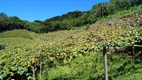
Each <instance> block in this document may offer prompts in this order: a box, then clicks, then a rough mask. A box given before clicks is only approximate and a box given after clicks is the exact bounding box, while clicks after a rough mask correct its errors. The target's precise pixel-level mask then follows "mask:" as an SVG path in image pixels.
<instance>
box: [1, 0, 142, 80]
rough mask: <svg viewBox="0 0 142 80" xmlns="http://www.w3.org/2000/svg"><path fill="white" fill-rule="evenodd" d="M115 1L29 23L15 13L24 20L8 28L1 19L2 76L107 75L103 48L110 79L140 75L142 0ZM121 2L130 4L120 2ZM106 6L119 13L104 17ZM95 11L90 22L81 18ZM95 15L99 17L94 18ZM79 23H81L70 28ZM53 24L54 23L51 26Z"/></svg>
mask: <svg viewBox="0 0 142 80" xmlns="http://www.w3.org/2000/svg"><path fill="white" fill-rule="evenodd" d="M110 1H112V2H110V3H103V4H102V3H100V4H98V5H95V6H93V8H92V10H90V11H88V12H79V11H75V12H69V13H67V14H64V15H62V16H57V17H53V18H51V19H47V20H45V21H38V20H36V21H35V22H26V21H22V20H18V19H17V18H16V17H14V20H15V21H20V22H19V24H17V25H13V24H12V22H11V23H10V22H9V26H8V27H9V29H8V31H7V30H2V29H5V28H3V27H1V26H2V24H1V23H2V22H0V31H1V33H0V80H105V77H104V74H105V73H104V58H103V52H106V54H107V62H108V68H107V69H108V79H109V80H134V79H135V80H141V79H142V77H141V76H142V47H141V45H142V5H140V4H141V1H140V0H136V1H134V0H130V1H129V2H128V1H127V0H120V1H117V0H110ZM113 1H114V2H113ZM121 1H122V2H125V3H129V5H127V6H126V4H123V5H118V4H116V2H117V3H122V2H121ZM130 3H131V4H130ZM112 4H115V5H117V6H119V7H114V5H112ZM134 4H135V5H134ZM101 5H105V6H106V9H108V8H109V7H110V6H113V8H114V9H113V8H112V9H113V10H114V12H112V13H110V14H107V12H106V13H105V16H102V17H100V16H101V14H100V13H99V12H100V8H101ZM124 6H126V7H124ZM109 9H111V8H109ZM113 10H112V11H113ZM115 10H116V11H115ZM97 11H98V12H97ZM94 12H95V15H96V16H95V17H93V19H92V18H91V19H90V18H87V21H88V22H90V23H89V24H88V23H85V22H83V23H84V24H81V23H80V21H81V20H84V15H89V14H91V15H93V13H94ZM74 15H76V16H74ZM89 17H90V16H89ZM96 17H97V21H92V20H94V18H96ZM4 19H7V20H6V21H9V20H11V18H9V17H6V18H4ZM12 19H13V18H12ZM88 19H90V21H89V20H88ZM64 21H65V23H67V24H63V23H64ZM70 21H72V22H70ZM77 21H78V22H77ZM52 22H53V23H52ZM68 22H70V24H68ZM75 22H76V24H78V23H80V24H79V25H78V27H79V28H78V27H75V26H73V27H72V28H70V27H69V26H72V25H73V23H74V24H75ZM23 24H24V25H23ZM50 24H52V25H54V26H53V28H51V27H50V28H51V29H50V28H49V25H50ZM10 25H13V26H15V27H13V29H14V30H13V29H12V28H11V27H10ZM45 25H48V26H46V27H45ZM52 25H50V26H52ZM61 25H63V26H67V27H66V28H65V27H63V26H62V27H61ZM16 26H19V27H20V28H19V27H16ZM59 26H60V27H61V28H62V29H61V28H60V27H59ZM58 28H60V29H58ZM66 29H67V30H66ZM44 30H45V31H44ZM46 30H47V31H46ZM49 31H54V32H49ZM36 32H37V33H36ZM46 32H48V33H46ZM105 49H106V50H105Z"/></svg>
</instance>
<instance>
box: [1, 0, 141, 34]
mask: <svg viewBox="0 0 142 80" xmlns="http://www.w3.org/2000/svg"><path fill="white" fill-rule="evenodd" d="M141 3H142V1H141V0H110V1H109V2H106V3H99V4H96V5H94V6H93V7H92V9H91V10H89V11H84V12H81V11H73V12H68V13H67V14H63V15H61V16H55V17H53V18H50V19H46V20H45V21H40V20H35V21H34V22H29V21H25V20H21V19H19V18H18V17H17V16H12V17H9V16H7V15H6V14H5V13H0V32H2V31H7V30H12V29H26V30H29V31H33V32H38V33H47V32H49V31H57V30H69V29H74V28H76V27H81V26H84V25H87V24H93V23H95V22H96V21H98V20H99V19H100V18H102V17H106V16H108V15H110V14H114V13H117V12H118V11H121V10H127V9H129V8H130V7H134V6H138V5H139V4H141Z"/></svg>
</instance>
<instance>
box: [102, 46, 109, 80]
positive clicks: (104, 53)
mask: <svg viewBox="0 0 142 80" xmlns="http://www.w3.org/2000/svg"><path fill="white" fill-rule="evenodd" d="M106 52H107V50H106V47H105V46H104V47H103V58H104V73H105V80H108V66H107V54H106Z"/></svg>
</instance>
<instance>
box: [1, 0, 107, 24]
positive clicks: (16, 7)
mask: <svg viewBox="0 0 142 80" xmlns="http://www.w3.org/2000/svg"><path fill="white" fill-rule="evenodd" d="M107 1H109V0H0V13H1V12H4V13H6V14H7V15H8V16H18V17H19V18H20V19H22V20H28V21H31V22H32V21H34V20H41V21H44V20H46V19H48V18H51V17H54V16H60V15H62V14H65V13H67V12H71V11H77V10H78V11H87V10H90V9H91V8H92V7H93V5H94V4H97V3H100V2H107Z"/></svg>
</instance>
